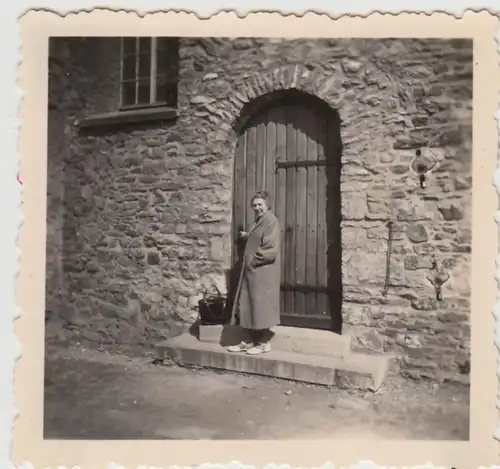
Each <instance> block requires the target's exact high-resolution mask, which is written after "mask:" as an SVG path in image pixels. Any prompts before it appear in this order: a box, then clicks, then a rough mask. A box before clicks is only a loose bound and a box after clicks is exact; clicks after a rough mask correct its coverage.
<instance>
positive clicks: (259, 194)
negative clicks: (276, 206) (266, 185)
mask: <svg viewBox="0 0 500 469" xmlns="http://www.w3.org/2000/svg"><path fill="white" fill-rule="evenodd" d="M255 199H262V200H264V201H265V202H266V204H267V206H268V207H269V208H271V196H270V195H269V192H267V191H258V192H256V193H255V194H254V195H252V198H251V199H250V203H252V202H253V201H254V200H255Z"/></svg>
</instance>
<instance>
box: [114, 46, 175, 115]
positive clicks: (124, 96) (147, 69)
mask: <svg viewBox="0 0 500 469" xmlns="http://www.w3.org/2000/svg"><path fill="white" fill-rule="evenodd" d="M178 75H179V40H178V38H173V37H124V38H122V48H121V108H125V109H128V108H141V107H150V106H167V107H176V106H177V86H178V78H179V76H178Z"/></svg>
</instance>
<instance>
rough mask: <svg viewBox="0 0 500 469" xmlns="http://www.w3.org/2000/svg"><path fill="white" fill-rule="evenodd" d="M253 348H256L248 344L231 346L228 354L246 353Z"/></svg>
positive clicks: (242, 343)
mask: <svg viewBox="0 0 500 469" xmlns="http://www.w3.org/2000/svg"><path fill="white" fill-rule="evenodd" d="M252 347H254V344H252V343H247V342H241V343H239V344H238V345H231V346H230V347H228V348H227V351H228V352H246V351H248V350H250V349H251V348H252Z"/></svg>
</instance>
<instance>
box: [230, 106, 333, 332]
mask: <svg viewBox="0 0 500 469" xmlns="http://www.w3.org/2000/svg"><path fill="white" fill-rule="evenodd" d="M334 117H335V116H334V114H333V112H327V111H325V110H324V109H322V108H320V107H318V106H316V105H315V104H310V103H306V104H304V103H303V102H300V103H297V102H280V103H274V104H273V105H270V106H268V107H267V108H266V109H265V110H263V111H262V112H261V113H260V114H259V115H257V116H255V117H254V118H253V119H252V120H251V121H249V122H248V124H247V125H246V127H245V128H244V129H243V131H242V133H241V135H240V137H239V140H238V144H237V150H236V155H235V173H234V205H233V211H234V214H233V222H234V223H233V225H234V230H235V235H236V234H237V231H238V230H239V229H242V228H244V229H248V228H249V226H251V224H252V222H253V221H254V216H253V212H252V210H251V207H250V199H251V197H252V195H253V194H254V193H255V191H258V190H267V191H268V192H269V193H270V196H271V201H272V210H273V211H274V213H275V214H276V216H277V217H278V219H279V221H280V224H281V227H282V252H281V312H280V313H281V324H282V325H289V326H299V327H309V328H321V329H333V330H336V331H338V332H340V330H339V329H340V314H341V311H340V307H341V244H340V154H339V153H340V152H339V150H338V149H339V148H340V139H339V126H338V121H337V120H336V119H335V118H334ZM240 249H241V248H240ZM241 254H242V253H241V250H240V251H238V250H237V249H236V250H235V255H236V257H237V258H239V257H241Z"/></svg>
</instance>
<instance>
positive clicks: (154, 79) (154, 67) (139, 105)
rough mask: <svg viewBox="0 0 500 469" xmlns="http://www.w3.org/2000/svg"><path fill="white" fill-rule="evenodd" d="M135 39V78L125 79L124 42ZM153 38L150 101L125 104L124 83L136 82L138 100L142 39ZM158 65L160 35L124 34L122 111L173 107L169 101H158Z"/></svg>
mask: <svg viewBox="0 0 500 469" xmlns="http://www.w3.org/2000/svg"><path fill="white" fill-rule="evenodd" d="M131 38H134V39H135V78H134V79H133V80H132V79H130V80H124V79H123V68H124V59H125V51H124V47H125V46H124V42H125V39H131ZM144 38H147V39H151V43H150V49H149V53H150V64H149V103H135V104H124V102H123V85H124V84H125V83H134V82H135V100H137V95H138V88H139V82H140V78H139V57H140V50H139V44H140V41H139V40H140V39H144ZM157 67H158V37H156V36H124V37H121V39H120V106H119V109H120V110H121V111H131V110H134V109H137V110H139V109H150V108H162V107H163V108H165V107H172V106H169V105H168V102H167V101H157V100H156V97H157V79H158V77H157Z"/></svg>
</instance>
